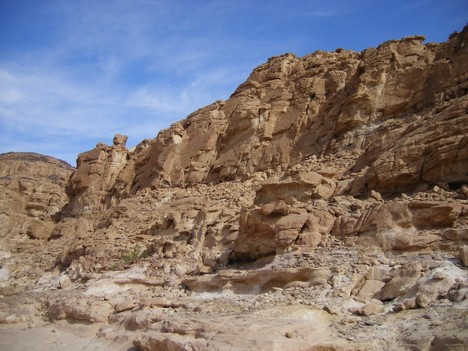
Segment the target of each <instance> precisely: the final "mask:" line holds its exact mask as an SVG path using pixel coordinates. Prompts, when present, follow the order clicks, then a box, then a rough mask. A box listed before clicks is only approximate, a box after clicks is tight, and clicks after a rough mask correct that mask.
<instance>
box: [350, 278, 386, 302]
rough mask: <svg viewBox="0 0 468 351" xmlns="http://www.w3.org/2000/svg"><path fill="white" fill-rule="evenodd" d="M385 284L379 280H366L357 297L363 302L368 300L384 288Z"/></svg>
mask: <svg viewBox="0 0 468 351" xmlns="http://www.w3.org/2000/svg"><path fill="white" fill-rule="evenodd" d="M384 285H385V283H384V282H382V281H379V280H366V281H365V282H364V285H363V286H362V287H361V288H360V289H359V292H358V293H357V294H356V297H357V298H359V299H362V300H368V299H371V298H373V297H374V295H375V294H376V293H377V292H378V291H380V290H381V289H382V288H383V287H384Z"/></svg>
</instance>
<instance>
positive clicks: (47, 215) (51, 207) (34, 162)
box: [0, 152, 74, 250]
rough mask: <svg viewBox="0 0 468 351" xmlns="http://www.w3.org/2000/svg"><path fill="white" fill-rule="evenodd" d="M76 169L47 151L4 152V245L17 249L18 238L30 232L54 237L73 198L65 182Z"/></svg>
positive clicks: (0, 207)
mask: <svg viewBox="0 0 468 351" xmlns="http://www.w3.org/2000/svg"><path fill="white" fill-rule="evenodd" d="M73 171H74V169H73V168H72V167H71V166H70V165H69V164H67V163H65V162H63V161H60V160H57V159H54V158H52V157H47V156H43V155H38V154H33V153H20V152H14V153H7V154H2V155H0V182H1V188H2V196H1V198H0V211H1V225H0V238H2V240H3V243H4V245H6V247H3V248H2V249H8V250H11V249H17V244H18V240H19V239H20V238H25V237H26V236H28V237H30V238H32V239H48V238H49V237H50V235H51V234H52V231H53V229H54V224H55V222H57V221H58V217H57V216H58V214H59V213H60V211H61V210H62V208H63V207H64V206H65V205H66V204H67V203H68V201H69V199H68V197H67V195H66V193H65V186H66V184H67V183H68V180H69V178H70V176H71V174H72V173H73ZM10 240H11V242H10Z"/></svg>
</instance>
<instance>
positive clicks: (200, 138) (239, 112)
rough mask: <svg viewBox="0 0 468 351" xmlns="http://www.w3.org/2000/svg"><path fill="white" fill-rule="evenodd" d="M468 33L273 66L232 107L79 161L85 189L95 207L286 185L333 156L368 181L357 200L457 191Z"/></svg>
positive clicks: (357, 190) (78, 185)
mask: <svg viewBox="0 0 468 351" xmlns="http://www.w3.org/2000/svg"><path fill="white" fill-rule="evenodd" d="M467 35H468V34H467V30H464V31H463V32H462V33H459V34H457V35H454V36H453V37H451V38H450V40H449V41H448V42H446V43H443V44H430V43H429V44H426V45H425V44H423V40H424V38H423V37H418V36H417V37H408V38H405V39H402V40H399V41H389V42H386V43H384V44H382V45H380V46H379V47H378V48H372V49H368V50H365V51H363V52H361V53H357V52H352V51H345V50H337V52H320V51H318V52H315V53H313V54H311V55H308V56H304V57H302V58H298V57H296V56H294V55H292V54H286V55H283V56H279V57H274V58H271V59H269V60H268V62H267V63H265V64H263V65H261V66H259V67H257V68H256V69H255V70H254V71H253V72H252V74H251V75H250V77H249V78H248V79H247V81H246V82H245V83H243V84H241V85H240V86H239V88H238V89H237V90H236V91H235V92H234V94H233V95H232V96H231V97H230V98H229V99H228V100H227V101H218V102H216V103H214V104H212V105H210V106H207V107H204V108H202V109H200V110H198V111H196V112H194V113H193V114H191V115H190V116H189V117H187V119H185V120H183V121H181V122H178V123H175V124H174V125H173V126H171V127H170V128H169V129H167V130H164V131H162V132H160V134H159V135H158V137H157V138H156V139H153V140H145V141H144V142H143V143H141V144H140V145H138V146H137V148H136V150H135V151H134V152H132V153H129V152H128V153H126V152H125V151H123V149H122V148H120V149H118V150H119V151H117V149H116V148H115V146H114V147H113V148H112V151H110V150H111V149H106V147H104V146H103V145H100V146H99V147H98V148H96V149H95V150H93V151H90V152H88V153H86V154H83V155H81V158H80V159H81V160H82V163H81V165H82V167H80V166H79V167H78V173H79V174H87V175H85V177H89V180H87V181H86V182H85V183H89V184H91V183H93V182H97V183H100V184H102V186H99V187H98V188H99V189H100V190H99V191H100V192H102V194H101V196H100V200H96V201H98V202H101V204H98V203H94V204H92V205H91V207H96V208H101V207H102V206H109V203H110V202H112V200H111V199H112V197H116V198H120V197H122V196H128V195H129V194H134V193H135V192H136V191H138V190H141V189H143V188H145V187H152V188H155V187H160V186H187V185H190V184H195V183H201V182H219V181H227V180H234V179H246V178H249V177H251V176H252V174H254V173H255V172H268V174H269V175H273V174H275V175H278V176H282V175H283V174H284V172H285V171H286V170H287V169H288V168H289V167H291V166H294V165H296V164H300V163H301V162H303V161H304V160H306V159H307V158H308V157H311V156H317V157H320V156H325V155H334V156H340V157H342V158H344V159H345V158H352V159H353V160H355V159H357V160H355V161H353V162H352V163H351V164H350V165H349V167H348V168H342V169H340V171H341V174H335V177H336V178H337V180H343V179H346V178H349V177H347V173H346V172H348V173H362V174H360V176H359V177H357V179H356V180H354V181H353V184H352V185H350V188H348V189H346V191H349V192H351V193H352V194H354V195H363V194H365V193H367V191H370V190H371V189H373V190H376V191H380V192H383V193H399V192H402V191H406V190H410V189H412V188H413V187H414V186H416V185H419V184H421V183H426V184H436V183H437V182H445V183H450V184H453V185H454V186H458V185H460V184H462V183H464V182H466V181H467V177H468V176H467V171H466V163H467V157H468V155H467V140H466V135H467V128H468V127H467V123H466V104H467V100H466V91H467V89H468V88H467V84H468V83H467V79H468V78H467V74H468V73H467V72H468V63H467V62H468V48H467V45H466V42H467V38H466V37H467ZM119 145H120V146H121V147H123V144H119ZM106 150H107V151H106ZM117 155H120V156H117ZM118 157H120V158H119V159H118V160H117V158H118ZM104 164H105V165H104ZM117 164H118V165H119V166H117ZM109 167H110V168H112V171H110V168H109ZM80 168H81V169H80ZM105 169H106V170H105ZM107 169H109V170H107ZM108 172H111V173H112V175H110V173H108ZM80 177H81V175H77V176H76V177H74V178H73V180H72V183H71V185H70V187H71V188H73V189H75V190H73V191H72V195H73V197H74V201H75V202H76V203H77V206H78V207H79V208H81V209H79V208H78V207H77V208H76V209H75V212H77V213H79V212H80V211H82V210H83V208H84V207H86V208H88V209H89V208H90V206H88V205H87V204H86V205H85V204H84V203H83V204H81V205H78V204H79V203H81V202H86V201H87V200H85V198H86V193H89V191H87V192H86V191H83V188H85V187H87V186H88V185H86V184H84V183H83V184H82V182H83V180H82V179H81V178H80ZM93 178H95V180H93ZM104 184H105V185H104ZM80 189H81V190H80ZM94 193H96V192H94ZM91 202H93V201H91Z"/></svg>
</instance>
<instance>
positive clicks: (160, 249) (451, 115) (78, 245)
mask: <svg viewBox="0 0 468 351" xmlns="http://www.w3.org/2000/svg"><path fill="white" fill-rule="evenodd" d="M423 41H424V37H421V36H414V37H407V38H403V39H401V40H392V41H388V42H385V43H383V44H381V45H380V46H378V47H377V48H370V49H367V50H364V51H363V52H354V51H347V50H342V49H337V50H336V51H335V52H322V51H317V52H315V53H312V54H310V55H307V56H304V57H301V58H299V57H296V56H295V55H293V54H285V55H282V56H278V57H273V58H270V59H269V60H268V61H267V62H266V63H265V64H263V65H261V66H259V67H257V68H255V69H254V70H253V72H252V73H251V75H250V76H249V77H248V79H247V81H246V82H244V83H243V84H241V85H240V86H239V87H238V88H237V90H236V91H235V92H234V93H233V94H232V96H231V97H230V98H229V99H228V100H226V101H217V102H215V103H213V104H211V105H209V106H206V107H203V108H201V109H199V110H197V111H195V112H194V113H192V114H191V115H190V116H188V117H187V118H186V119H184V120H182V121H180V122H177V123H175V124H173V125H172V126H170V128H168V129H166V130H163V131H161V132H160V133H159V134H158V136H157V137H156V138H155V139H151V140H144V141H142V142H141V143H140V144H139V145H137V146H136V148H134V149H132V150H128V149H127V148H126V146H125V143H126V140H127V137H126V136H124V135H116V136H115V137H114V140H113V144H112V145H110V146H108V145H106V144H103V143H100V144H98V145H97V146H96V148H95V149H93V150H90V151H88V152H84V153H82V154H80V155H79V157H78V161H77V168H76V170H75V169H73V168H71V167H70V166H69V165H67V164H65V163H63V162H61V161H58V160H54V159H52V158H49V157H46V156H40V155H36V154H22V153H11V154H4V155H0V181H1V186H2V194H3V195H2V197H1V198H0V211H1V217H0V221H1V224H2V227H1V228H0V237H1V239H2V247H1V250H2V251H1V257H0V262H1V265H2V268H1V273H2V274H0V284H1V286H2V289H3V294H4V295H11V297H9V298H10V299H11V300H8V301H9V303H7V304H6V305H5V306H4V307H3V310H2V309H1V308H0V312H2V313H3V314H1V315H0V321H3V322H4V323H10V322H11V321H13V322H15V323H17V324H19V325H20V324H21V323H23V322H28V323H30V324H31V323H32V324H34V323H35V324H34V325H36V326H37V325H40V322H39V321H40V320H43V319H41V318H39V317H38V316H37V315H39V314H41V313H42V312H41V311H46V312H47V318H46V320H51V321H55V323H56V325H60V324H57V323H59V322H58V321H60V320H69V321H74V322H76V321H81V322H83V321H84V322H85V323H91V324H93V325H99V326H102V328H101V330H100V332H99V333H98V334H97V335H98V336H99V338H101V339H103V340H113V344H112V346H109V349H118V348H119V347H120V348H121V349H122V350H127V349H128V348H129V347H130V346H131V345H132V344H133V345H134V347H136V348H137V349H138V350H166V349H167V350H186V349H193V350H220V349H223V350H226V349H233V350H234V349H235V350H237V349H249V350H260V349H262V350H267V349H268V350H270V349H275V347H279V348H278V349H288V350H382V349H384V350H407V349H414V350H444V349H457V347H459V349H463V348H464V347H468V337H467V335H466V332H465V331H466V325H465V324H466V315H467V313H468V307H467V301H468V300H467V297H468V283H467V282H468V271H467V268H466V266H467V265H468V246H466V245H467V244H468V114H467V108H468V95H467V92H468V28H465V29H464V30H463V31H462V32H460V33H454V34H452V35H451V36H450V38H449V39H448V41H447V42H445V43H440V44H435V43H426V44H425V43H424V42H423ZM22 290H25V292H21V291H22ZM29 299H35V300H36V301H37V300H39V301H42V303H43V304H41V305H40V306H36V307H34V306H32V307H31V306H30V307H29V308H25V307H24V305H25V301H26V302H27V301H30V300H29ZM21 306H23V307H21ZM288 306H289V307H288ZM269 310H270V312H268V311H269ZM174 311H175V312H174ZM194 315H196V317H193V316H194ZM236 316H243V317H242V318H244V319H242V318H240V319H239V318H238V317H236ZM301 316H302V317H301ZM305 316H307V318H306V317H305ZM308 318H311V320H310V321H309V322H307V321H308ZM314 318H315V320H316V322H317V323H318V324H317V325H320V328H322V329H320V328H319V329H320V330H319V329H316V330H315V332H314V331H311V329H310V328H311V327H310V325H308V324H307V323H312V319H314ZM226 324H229V325H230V326H231V327H230V328H229V329H226V328H224V326H225V325H226ZM246 325H251V326H252V325H253V327H252V328H250V329H249V328H247V330H246ZM416 325H417V326H418V330H417V331H413V330H412V328H415V327H416ZM103 328H104V329H103ZM106 328H107V329H106ZM262 328H263V329H262ZM284 328H286V329H287V330H286V329H284ZM288 328H289V329H288ZM379 328H380V329H379ZM283 329H284V330H283ZM381 329H382V330H385V331H386V332H385V333H383V334H382V333H381ZM6 330H8V328H7V329H6ZM18 335H20V334H18ZM357 335H359V337H357ZM0 339H1V337H0ZM96 342H97V341H96ZM0 345H1V343H0ZM447 345H448V346H447ZM101 346H102V345H101ZM444 347H446V348H444ZM450 347H452V348H450ZM460 347H461V348H460Z"/></svg>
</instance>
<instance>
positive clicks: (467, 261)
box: [460, 245, 468, 267]
mask: <svg viewBox="0 0 468 351" xmlns="http://www.w3.org/2000/svg"><path fill="white" fill-rule="evenodd" d="M460 259H461V261H462V263H463V264H464V265H465V267H468V246H467V245H463V246H460Z"/></svg>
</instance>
